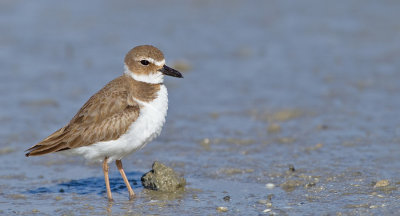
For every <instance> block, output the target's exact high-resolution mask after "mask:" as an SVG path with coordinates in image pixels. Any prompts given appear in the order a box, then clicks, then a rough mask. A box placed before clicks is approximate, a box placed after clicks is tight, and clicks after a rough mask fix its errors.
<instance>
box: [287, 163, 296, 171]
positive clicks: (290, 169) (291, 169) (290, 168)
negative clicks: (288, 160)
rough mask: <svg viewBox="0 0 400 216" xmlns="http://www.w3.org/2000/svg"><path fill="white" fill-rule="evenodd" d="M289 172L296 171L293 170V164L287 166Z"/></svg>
mask: <svg viewBox="0 0 400 216" xmlns="http://www.w3.org/2000/svg"><path fill="white" fill-rule="evenodd" d="M289 171H290V172H295V171H296V169H295V168H294V165H293V164H289Z"/></svg>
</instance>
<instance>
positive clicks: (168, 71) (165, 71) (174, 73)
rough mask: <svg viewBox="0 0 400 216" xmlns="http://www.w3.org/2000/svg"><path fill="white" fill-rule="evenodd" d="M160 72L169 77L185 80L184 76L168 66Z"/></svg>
mask: <svg viewBox="0 0 400 216" xmlns="http://www.w3.org/2000/svg"><path fill="white" fill-rule="evenodd" d="M158 71H160V72H161V73H163V74H165V75H168V76H173V77H178V78H183V76H182V74H181V73H180V72H179V71H177V70H175V69H172V68H170V67H168V66H167V65H164V66H163V67H162V68H161V69H159V70H158Z"/></svg>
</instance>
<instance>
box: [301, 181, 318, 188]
mask: <svg viewBox="0 0 400 216" xmlns="http://www.w3.org/2000/svg"><path fill="white" fill-rule="evenodd" d="M315 185H316V184H315V182H310V183H307V184H306V185H305V186H304V187H305V188H311V187H314V186H315Z"/></svg>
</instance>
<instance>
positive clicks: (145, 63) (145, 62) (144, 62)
mask: <svg viewBox="0 0 400 216" xmlns="http://www.w3.org/2000/svg"><path fill="white" fill-rule="evenodd" d="M140 63H141V64H142V65H148V64H149V63H150V62H149V61H147V60H141V61H140Z"/></svg>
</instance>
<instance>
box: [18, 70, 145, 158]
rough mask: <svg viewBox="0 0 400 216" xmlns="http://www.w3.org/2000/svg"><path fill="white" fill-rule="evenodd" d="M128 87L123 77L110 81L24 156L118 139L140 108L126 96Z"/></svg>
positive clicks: (135, 117) (134, 118)
mask: <svg viewBox="0 0 400 216" xmlns="http://www.w3.org/2000/svg"><path fill="white" fill-rule="evenodd" d="M130 88H131V87H130V85H129V82H127V81H126V77H124V76H122V77H119V78H117V79H115V80H113V81H111V82H110V83H108V84H107V85H106V86H105V87H104V88H103V89H101V90H100V91H99V92H97V93H96V94H95V95H93V96H92V97H91V98H90V99H89V100H88V101H87V102H86V103H85V104H84V105H83V107H82V108H81V109H80V110H79V111H78V113H77V114H76V115H75V116H74V118H72V120H71V121H70V122H69V123H68V125H66V126H65V127H63V128H61V129H59V130H57V131H56V132H54V133H53V134H51V135H50V136H48V137H47V138H45V139H44V140H42V141H41V142H39V143H38V144H36V145H34V146H33V147H31V148H29V149H28V150H27V151H28V153H26V156H27V157H28V156H35V155H43V154H47V153H51V152H56V151H62V150H67V149H72V148H77V147H82V146H87V145H91V144H93V143H96V142H100V141H108V140H115V139H117V138H118V137H120V136H121V135H122V134H124V133H125V132H126V131H127V130H128V128H129V126H130V125H131V123H132V122H133V121H135V120H136V119H137V118H138V116H139V111H140V107H139V105H138V104H137V103H136V102H135V101H134V100H133V99H132V97H131V96H130V95H129V92H130Z"/></svg>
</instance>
